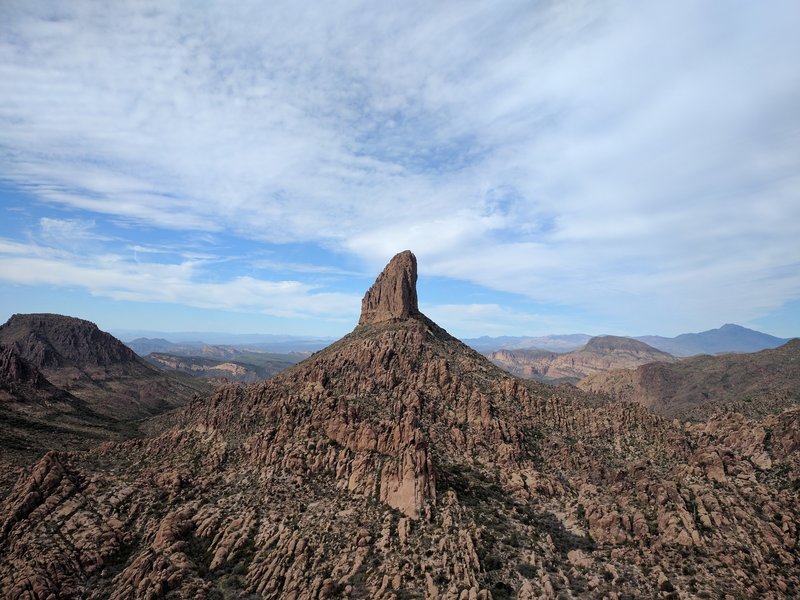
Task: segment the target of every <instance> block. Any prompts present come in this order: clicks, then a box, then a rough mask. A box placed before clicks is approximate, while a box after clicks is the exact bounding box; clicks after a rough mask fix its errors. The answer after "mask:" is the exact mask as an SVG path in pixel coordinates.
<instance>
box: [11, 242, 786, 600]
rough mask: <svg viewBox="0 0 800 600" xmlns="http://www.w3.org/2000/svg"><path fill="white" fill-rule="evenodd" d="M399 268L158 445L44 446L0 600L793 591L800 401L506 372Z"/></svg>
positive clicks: (405, 264)
mask: <svg viewBox="0 0 800 600" xmlns="http://www.w3.org/2000/svg"><path fill="white" fill-rule="evenodd" d="M398 265H400V268H399V269H395V267H397V266H398ZM412 265H414V262H413V261H410V260H408V257H406V258H403V255H400V258H399V259H396V260H395V261H393V262H392V263H390V267H392V268H391V269H388V268H387V271H392V276H391V277H385V278H383V280H382V279H380V278H379V279H378V281H377V282H376V285H375V286H373V288H371V289H370V291H369V292H368V294H367V297H365V303H364V304H363V306H364V311H363V313H362V318H361V320H360V321H361V324H360V325H359V326H358V327H356V328H355V330H354V331H353V332H352V333H351V334H349V335H348V336H345V337H344V338H343V339H342V340H340V341H339V342H337V343H335V344H333V345H331V346H329V347H328V348H326V349H325V350H323V351H320V352H318V353H317V354H315V355H314V356H312V357H311V358H309V359H308V360H306V361H304V362H303V363H300V364H299V365H297V366H295V367H293V368H291V369H289V370H287V371H285V372H283V373H281V374H279V375H278V376H276V377H274V378H272V379H270V380H268V381H265V382H262V383H258V384H254V385H250V386H243V385H229V386H226V387H224V388H221V389H219V390H218V391H217V392H216V393H214V394H213V395H212V396H211V397H209V398H204V399H197V400H195V401H193V402H192V403H191V404H189V405H188V406H187V407H185V408H184V409H183V410H182V411H181V412H180V414H179V415H177V416H176V417H175V422H174V427H172V428H171V429H170V430H168V431H166V432H164V433H163V434H161V435H160V436H158V437H156V438H153V439H149V440H137V441H130V442H125V443H123V444H108V445H105V446H103V447H101V448H98V449H96V450H94V451H92V452H90V453H88V454H86V455H78V454H67V453H51V454H48V455H47V456H46V457H45V458H44V459H42V461H40V463H39V464H38V465H36V466H35V468H33V469H31V470H30V472H29V473H27V474H26V475H24V476H23V477H21V478H20V479H19V480H18V481H17V483H16V485H15V487H14V489H13V490H12V491H11V492H10V493H9V494H8V495H7V497H6V498H5V499H4V500H3V503H2V505H1V506H0V515H2V519H1V520H0V591H2V592H3V593H4V594H5V595H6V596H8V597H12V598H22V597H30V596H26V594H30V595H33V596H34V597H47V596H48V594H51V593H52V594H55V595H56V596H58V597H89V598H151V597H161V596H168V597H171V598H172V597H174V598H193V599H194V598H219V597H256V598H297V599H299V598H337V597H351V598H381V599H385V600H390V599H398V598H412V597H419V598H423V597H424V598H448V599H452V600H460V599H462V598H463V599H470V598H474V599H478V598H482V599H484V600H486V599H488V598H497V599H500V598H509V597H516V598H522V599H531V598H539V597H542V598H556V597H557V596H558V594H562V595H563V594H566V593H569V594H570V595H571V596H572V597H577V598H596V597H603V596H611V595H612V594H615V595H617V596H618V597H624V596H628V597H670V595H671V594H681V595H683V596H684V597H687V596H697V595H699V594H701V593H708V594H712V593H716V591H717V590H719V589H725V590H726V591H727V592H730V593H731V594H739V595H741V596H758V595H764V594H765V593H766V592H767V591H769V593H771V594H772V597H775V598H779V597H786V598H788V597H791V596H792V595H793V594H794V593H795V592H796V591H797V590H798V589H799V588H798V585H800V580H799V579H798V575H799V571H798V562H797V561H798V557H797V551H796V547H797V535H798V525H799V524H800V515H799V514H798V507H797V503H796V490H795V489H794V488H793V486H794V485H796V484H795V483H794V482H796V481H797V479H798V460H797V451H798V444H800V440H798V438H797V434H796V432H797V431H798V429H799V428H798V425H800V423H799V422H798V415H800V413H798V412H797V411H795V412H791V411H790V412H786V413H783V414H781V415H777V416H773V417H770V418H769V420H765V421H762V422H758V421H753V420H749V419H746V418H744V417H741V418H740V417H737V418H730V417H729V418H726V419H721V420H712V421H709V422H708V423H704V424H703V425H702V426H697V427H696V428H689V429H684V428H682V427H679V426H677V425H676V424H673V423H671V422H667V421H664V420H662V419H661V418H659V417H657V416H655V415H653V414H652V413H650V412H649V411H647V410H646V409H645V408H643V407H641V406H639V405H635V404H629V403H611V404H601V403H600V402H599V401H598V399H597V398H594V397H592V396H590V395H587V394H585V393H584V392H580V391H578V390H576V389H575V388H572V387H566V386H565V387H560V388H556V387H552V386H548V385H544V384H539V383H536V382H532V381H523V380H520V379H517V378H515V377H513V376H511V375H509V374H507V373H505V372H503V371H501V370H499V369H498V368H496V367H495V366H493V365H492V364H491V363H490V362H489V361H488V360H486V359H485V358H484V357H482V356H480V355H479V354H477V353H476V352H474V351H472V350H470V349H468V348H467V347H465V346H464V345H463V344H461V343H460V342H459V341H457V340H455V339H454V338H452V337H451V336H449V335H448V334H447V332H445V331H444V330H442V329H441V328H439V327H438V326H437V325H435V324H434V323H432V322H431V321H430V320H429V319H427V318H426V317H425V316H424V315H422V314H420V313H419V311H418V309H416V303H415V302H414V301H412V295H411V294H410V293H409V294H405V293H401V294H396V292H397V290H398V289H400V290H402V289H404V288H403V285H405V284H402V285H401V286H400V288H398V287H397V282H398V281H401V282H402V281H411V280H412V277H411V275H412ZM413 271H414V273H415V265H414V267H413ZM384 282H387V283H386V287H385V288H384V286H383V283H384ZM379 284H380V285H379ZM413 297H414V298H415V295H414V296H413ZM386 298H392V300H391V301H389V300H387V301H386V303H383V300H377V299H386ZM403 298H405V300H403ZM403 314H406V315H407V316H406V317H401V316H398V315H403ZM376 315H381V316H379V317H377V318H376ZM386 315H389V316H388V317H387V316H386Z"/></svg>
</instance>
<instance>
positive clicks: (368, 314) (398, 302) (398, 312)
mask: <svg viewBox="0 0 800 600" xmlns="http://www.w3.org/2000/svg"><path fill="white" fill-rule="evenodd" d="M418 314H419V308H418V307H417V258H416V257H415V256H414V255H413V254H412V253H411V252H410V251H409V250H406V251H405V252H401V253H400V254H397V255H396V256H395V257H394V258H392V260H391V261H390V262H389V264H388V265H386V268H385V269H384V270H383V272H382V273H381V274H380V275H379V276H378V279H377V280H376V281H375V283H374V284H373V285H372V287H371V288H369V291H368V292H367V293H366V294H365V295H364V299H363V300H362V301H361V318H360V319H359V320H358V323H359V324H360V325H363V324H364V323H381V322H383V321H391V320H402V319H408V318H409V317H412V316H415V315H418Z"/></svg>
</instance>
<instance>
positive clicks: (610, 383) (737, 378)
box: [578, 339, 800, 420]
mask: <svg viewBox="0 0 800 600" xmlns="http://www.w3.org/2000/svg"><path fill="white" fill-rule="evenodd" d="M578 386H579V387H580V388H582V389H585V390H588V391H593V392H598V393H603V394H608V395H610V396H612V397H614V398H617V399H619V400H623V401H626V402H639V403H640V404H642V405H643V406H646V407H648V408H650V409H651V410H653V411H654V412H656V413H658V414H660V415H664V416H666V417H670V418H671V417H680V418H683V419H691V420H704V419H706V418H707V417H708V416H709V415H711V414H713V413H715V412H731V411H736V412H739V413H742V414H745V415H748V416H751V417H762V416H764V415H767V414H771V413H777V412H780V411H782V410H783V409H785V408H788V407H791V406H797V405H798V404H800V339H795V340H792V341H791V342H789V343H787V344H784V345H783V346H781V347H780V348H775V349H773V350H762V351H761V352H754V353H751V354H723V355H720V356H695V357H691V358H686V359H683V360H681V361H679V362H677V363H674V364H667V363H659V364H648V365H642V366H640V367H638V368H636V369H621V370H613V371H609V372H607V373H598V374H596V375H592V376H590V377H587V378H586V379H585V380H583V381H582V382H580V383H579V384H578Z"/></svg>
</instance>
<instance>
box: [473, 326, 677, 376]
mask: <svg viewBox="0 0 800 600" xmlns="http://www.w3.org/2000/svg"><path fill="white" fill-rule="evenodd" d="M488 357H489V360H491V361H492V362H493V363H494V364H496V365H497V366H499V367H501V368H503V369H505V370H506V371H508V372H509V373H513V374H514V375H517V376H518V377H526V378H530V379H539V380H541V381H566V382H570V383H577V382H578V381H580V380H581V379H583V378H584V377H586V376H587V375H589V374H591V373H598V372H603V371H608V370H609V369H618V368H626V367H635V366H638V365H642V364H645V363H648V362H655V361H662V362H673V361H674V360H675V358H674V357H673V356H671V355H669V354H667V353H665V352H661V351H660V350H656V349H655V348H652V347H650V346H648V345H647V344H645V343H643V342H640V341H638V340H634V339H631V338H624V337H617V336H612V335H606V336H599V337H593V338H591V339H590V340H589V341H588V342H587V343H586V345H585V346H583V347H582V348H580V349H579V350H575V351H573V352H567V353H564V354H556V353H554V352H545V351H541V350H499V351H497V352H492V353H491V354H489V355H488Z"/></svg>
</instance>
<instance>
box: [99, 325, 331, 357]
mask: <svg viewBox="0 0 800 600" xmlns="http://www.w3.org/2000/svg"><path fill="white" fill-rule="evenodd" d="M114 334H115V335H116V336H117V337H119V338H120V339H121V340H127V341H126V342H125V343H126V344H127V345H128V346H129V347H130V348H132V349H133V350H134V351H135V352H136V353H137V354H139V355H140V356H147V355H148V354H150V353H151V352H169V353H170V354H175V353H176V347H178V348H177V351H178V352H190V351H189V350H182V349H181V348H186V347H190V348H198V347H202V346H229V347H231V348H235V349H237V350H255V351H257V352H275V353H289V352H316V351H317V350H322V349H323V348H325V347H326V346H328V345H329V344H330V343H331V342H333V341H334V338H329V337H310V336H309V337H305V336H296V335H282V334H266V333H241V334H240V333H220V332H213V331H193V332H165V331H139V330H127V329H126V330H114ZM191 352H194V353H195V354H196V352H195V351H191Z"/></svg>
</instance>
